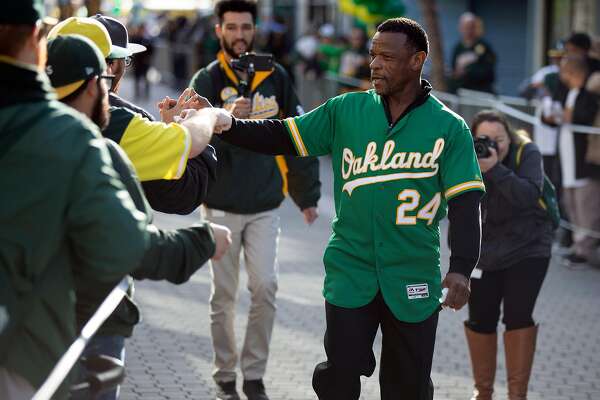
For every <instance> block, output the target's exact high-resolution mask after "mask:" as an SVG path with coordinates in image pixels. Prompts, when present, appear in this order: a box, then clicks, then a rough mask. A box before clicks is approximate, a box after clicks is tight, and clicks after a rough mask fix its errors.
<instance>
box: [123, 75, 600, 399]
mask: <svg viewBox="0 0 600 400" xmlns="http://www.w3.org/2000/svg"><path fill="white" fill-rule="evenodd" d="M129 86H130V85H129V84H128V82H126V83H125V86H124V91H125V92H127V91H128V90H129V89H128V87H129ZM165 93H168V90H167V89H165V88H160V90H159V91H156V94H155V96H154V97H156V98H157V97H158V95H159V94H165ZM169 94H170V95H172V93H169ZM327 164H328V161H327V160H326V159H324V162H322V175H323V177H322V178H323V181H324V193H325V198H324V201H322V202H321V205H320V208H321V213H322V215H321V218H320V219H319V220H318V221H317V222H316V223H315V224H314V225H313V226H311V227H306V226H305V225H304V223H303V222H302V220H301V215H300V214H299V212H298V211H297V209H295V207H294V206H293V205H292V204H291V203H290V202H289V201H286V202H285V203H284V205H283V206H282V208H281V217H282V231H283V233H282V238H281V242H280V248H279V250H280V253H279V262H280V289H279V292H278V313H277V321H276V326H275V331H274V334H273V343H272V347H271V357H270V361H269V366H268V370H267V375H266V377H265V384H266V386H267V390H268V393H269V394H270V395H271V398H272V399H273V400H307V399H315V396H314V394H313V392H312V389H311V384H310V379H311V376H312V369H313V367H314V365H315V364H316V363H317V362H319V361H322V360H323V356H324V352H323V349H322V335H323V332H324V326H325V325H324V306H323V299H322V296H321V285H322V280H323V267H322V262H321V257H322V254H323V250H324V246H325V244H326V241H327V238H328V236H329V233H330V228H329V221H330V219H331V217H332V215H333V207H332V204H333V203H332V199H331V184H330V182H331V174H330V172H329V169H328V167H327ZM196 218H198V216H197V214H193V215H192V216H188V217H174V216H168V217H166V216H164V215H158V216H157V223H158V224H160V225H161V226H165V227H174V226H185V225H188V224H190V223H191V222H193V221H195V220H196ZM443 242H444V241H443ZM447 258H448V252H447V249H445V248H444V252H443V260H444V261H445V262H447ZM242 271H243V268H242ZM241 275H242V279H241V280H240V287H241V290H240V301H239V305H238V307H237V319H236V321H235V324H236V329H237V333H238V343H241V341H242V333H243V326H244V324H245V319H246V317H247V311H248V306H249V296H248V292H247V290H245V285H246V282H247V281H246V277H245V273H244V272H242V274H241ZM209 293H210V277H209V275H208V270H207V269H206V268H203V269H201V270H200V271H199V272H198V273H196V274H195V275H194V276H193V277H192V279H191V280H190V282H188V283H187V284H184V285H181V286H174V285H169V284H166V283H157V282H141V283H139V284H138V285H137V290H136V298H137V301H138V303H139V304H140V306H141V309H142V313H143V316H144V321H143V322H142V323H141V324H140V325H139V326H138V327H137V328H136V330H135V334H134V337H133V338H132V339H131V340H129V341H128V342H127V370H128V376H127V379H126V382H125V384H124V387H123V390H122V397H121V398H122V399H123V400H133V399H144V400H151V399H197V400H207V399H212V398H214V397H213V396H214V392H213V384H212V378H211V359H212V349H211V343H210V331H209V319H208V297H209ZM465 318H466V311H465V310H462V311H459V312H457V313H453V312H448V311H444V312H442V314H441V315H440V323H439V328H438V337H437V345H436V353H435V358H434V367H433V381H434V384H435V389H436V394H435V399H438V400H450V399H465V398H469V394H470V391H471V384H472V383H471V377H470V365H469V360H468V354H467V349H466V343H465V340H464V335H463V330H462V321H463V320H464V319H465ZM535 318H536V321H538V322H539V324H540V336H539V339H538V351H537V353H536V361H535V364H534V370H533V375H532V378H531V383H530V397H529V398H530V399H531V400H538V399H544V400H558V399H564V400H569V399H570V400H584V399H587V400H592V399H593V400H598V399H600V271H598V270H592V269H584V270H578V271H572V270H567V269H565V268H563V267H562V266H560V265H559V263H558V262H553V263H552V265H551V267H550V270H549V273H548V276H547V278H546V281H545V283H544V286H543V288H542V291H541V294H540V297H539V300H538V305H537V308H536V312H535ZM375 348H376V354H378V352H379V348H380V338H379V337H378V338H377V341H376V346H375ZM498 363H499V369H498V377H497V383H496V390H497V393H498V396H497V398H506V386H505V385H506V375H505V373H504V360H503V356H502V348H501V340H500V350H499V356H498ZM376 377H377V371H375V374H374V375H373V377H371V378H369V379H366V378H365V379H363V395H362V397H361V398H362V399H369V400H370V399H378V398H379V397H378V384H377V378H376ZM240 379H241V378H240ZM238 386H241V385H240V384H239V383H238ZM240 389H241V388H240Z"/></svg>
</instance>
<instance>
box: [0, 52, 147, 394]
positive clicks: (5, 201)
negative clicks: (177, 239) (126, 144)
mask: <svg viewBox="0 0 600 400" xmlns="http://www.w3.org/2000/svg"><path fill="white" fill-rule="evenodd" d="M51 90H52V89H51V88H50V85H49V82H48V79H47V77H46V76H45V75H44V74H41V73H38V72H37V70H36V69H35V68H33V67H31V66H28V65H25V64H20V63H18V62H16V61H14V60H11V59H8V58H7V57H0V169H1V170H2V171H3V173H2V174H0V188H2V189H1V195H0V366H2V367H4V368H7V369H8V370H10V371H11V372H13V373H16V374H18V375H21V376H23V377H24V378H25V379H26V380H27V381H28V382H29V383H30V384H31V385H32V386H33V387H36V388H37V387H39V386H40V385H41V384H42V383H43V381H44V380H45V379H46V378H47V376H48V374H49V373H50V370H51V369H52V368H53V367H54V365H55V364H56V363H57V361H58V360H59V358H60V357H61V356H62V354H63V353H64V352H65V351H66V350H67V348H68V346H69V345H70V343H71V342H72V341H73V340H74V338H75V287H74V269H75V266H76V265H77V266H78V270H79V273H80V274H81V275H82V276H86V277H89V278H90V279H94V280H97V281H99V282H115V281H118V280H119V279H121V278H122V277H123V276H125V275H126V274H127V273H128V272H130V271H131V270H132V269H133V268H135V266H137V265H139V262H140V260H141V258H142V257H143V255H144V254H145V252H146V249H147V246H148V234H147V233H146V224H145V221H144V218H143V215H142V214H141V213H140V212H138V211H136V210H135V208H134V204H133V202H132V200H131V198H130V196H129V195H128V194H127V192H125V190H124V188H123V185H122V183H121V182H120V180H119V179H118V177H117V175H116V173H115V171H114V169H113V168H112V165H111V162H110V158H109V155H108V152H107V150H106V146H105V144H104V141H103V140H102V139H101V137H100V133H99V132H98V129H97V128H96V126H95V125H93V124H92V123H91V122H90V121H89V120H88V119H87V118H86V117H84V116H83V115H82V114H80V113H78V112H77V111H74V110H72V109H71V108H69V107H66V106H64V105H63V104H61V103H59V102H58V101H56V100H54V95H53V94H51ZM64 389H65V388H64V387H63V388H62V390H61V391H60V392H59V393H58V395H57V396H56V397H55V398H58V399H62V398H65V390H64Z"/></svg>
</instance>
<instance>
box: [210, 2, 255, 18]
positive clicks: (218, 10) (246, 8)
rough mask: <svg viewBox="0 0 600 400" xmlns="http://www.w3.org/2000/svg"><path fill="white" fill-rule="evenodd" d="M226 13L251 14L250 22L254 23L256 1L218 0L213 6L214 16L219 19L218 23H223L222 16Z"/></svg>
mask: <svg viewBox="0 0 600 400" xmlns="http://www.w3.org/2000/svg"><path fill="white" fill-rule="evenodd" d="M226 12H239V13H243V12H249V13H250V14H252V20H253V21H254V22H256V14H257V11H256V1H254V0H220V1H219V2H217V4H216V5H215V14H216V15H217V16H218V17H219V22H223V15H225V13H226Z"/></svg>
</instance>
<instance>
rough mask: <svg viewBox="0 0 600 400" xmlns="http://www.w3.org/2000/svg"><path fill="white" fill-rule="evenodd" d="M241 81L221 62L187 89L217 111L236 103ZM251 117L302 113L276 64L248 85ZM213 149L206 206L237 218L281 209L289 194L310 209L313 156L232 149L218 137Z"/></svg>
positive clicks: (315, 196)
mask: <svg viewBox="0 0 600 400" xmlns="http://www.w3.org/2000/svg"><path fill="white" fill-rule="evenodd" d="M239 84H240V80H239V78H238V76H237V75H236V73H235V72H234V71H233V69H232V68H231V67H230V65H229V64H228V63H227V61H226V59H225V55H224V54H223V52H221V53H219V54H218V56H217V60H215V61H214V62H212V63H211V64H209V65H208V66H207V67H206V68H203V69H201V70H200V71H198V72H197V73H196V75H194V77H193V78H192V81H191V83H190V87H192V88H194V90H196V92H197V93H198V94H200V95H201V96H204V97H206V98H207V99H208V100H209V101H210V102H211V104H213V105H214V106H216V107H223V106H226V105H227V104H229V103H232V102H233V101H235V99H236V98H238V97H239V96H240V95H239V94H238V93H239V90H238V85H239ZM250 88H251V96H252V112H251V114H250V118H251V119H267V118H286V117H292V116H296V115H300V114H303V113H304V111H303V110H302V106H301V105H300V102H299V100H298V97H297V96H296V93H295V91H294V88H293V86H292V84H291V81H290V78H289V76H288V74H287V73H286V72H285V70H284V69H283V67H281V66H280V65H279V64H275V66H274V68H273V70H271V71H260V72H256V75H255V76H254V79H253V81H252V82H251V83H250ZM211 145H212V146H213V147H214V148H215V150H216V152H217V160H218V163H217V180H216V183H215V185H214V186H212V187H211V188H210V189H209V192H208V196H207V198H206V201H205V204H206V205H207V206H208V207H210V208H214V209H218V210H223V211H227V212H232V213H236V214H254V213H259V212H263V211H268V210H272V209H274V208H277V207H279V205H280V204H281V202H282V201H283V199H284V198H285V195H286V194H287V193H289V194H290V195H291V197H292V199H293V200H294V202H295V203H296V205H298V207H299V208H300V209H301V210H303V209H305V208H309V207H314V206H316V205H317V202H318V200H319V198H320V196H321V182H320V181H319V161H318V159H317V158H314V157H309V158H296V157H290V156H277V157H274V156H269V155H263V154H257V153H254V152H251V151H248V150H244V149H241V148H239V147H236V146H232V145H230V144H228V143H226V142H225V141H223V140H220V139H219V138H218V137H217V135H215V136H213V140H212V142H211Z"/></svg>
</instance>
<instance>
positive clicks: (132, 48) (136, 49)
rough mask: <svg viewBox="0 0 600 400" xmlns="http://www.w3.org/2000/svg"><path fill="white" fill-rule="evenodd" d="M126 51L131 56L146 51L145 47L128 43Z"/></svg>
mask: <svg viewBox="0 0 600 400" xmlns="http://www.w3.org/2000/svg"><path fill="white" fill-rule="evenodd" d="M127 50H129V51H130V52H131V54H136V53H141V52H143V51H146V46H142V45H141V44H137V43H129V44H128V45H127Z"/></svg>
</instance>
